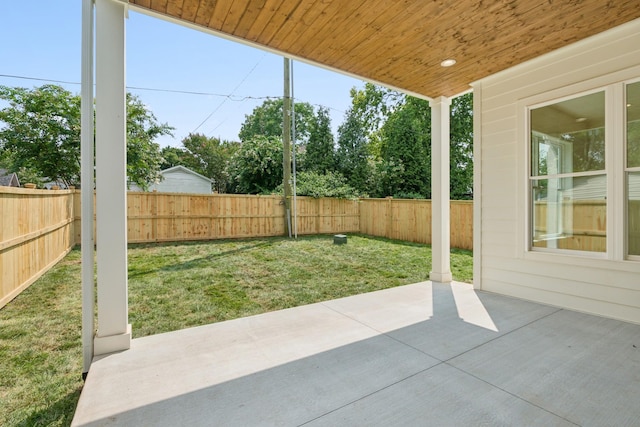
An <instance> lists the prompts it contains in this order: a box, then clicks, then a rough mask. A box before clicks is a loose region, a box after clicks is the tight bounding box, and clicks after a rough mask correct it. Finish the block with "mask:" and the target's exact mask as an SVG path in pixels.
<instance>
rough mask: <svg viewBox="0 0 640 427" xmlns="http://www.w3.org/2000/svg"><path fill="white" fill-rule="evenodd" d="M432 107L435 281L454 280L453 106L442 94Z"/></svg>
mask: <svg viewBox="0 0 640 427" xmlns="http://www.w3.org/2000/svg"><path fill="white" fill-rule="evenodd" d="M429 104H430V106H431V249H432V255H431V258H432V267H431V275H430V279H431V281H432V282H440V283H451V281H452V280H453V277H452V276H451V265H450V258H451V257H450V254H449V250H450V240H451V237H450V228H451V225H450V222H449V221H450V220H449V185H450V184H449V146H450V138H449V106H450V105H451V101H450V99H449V98H446V97H443V96H441V97H438V98H436V99H433V100H431V101H430V103H429Z"/></svg>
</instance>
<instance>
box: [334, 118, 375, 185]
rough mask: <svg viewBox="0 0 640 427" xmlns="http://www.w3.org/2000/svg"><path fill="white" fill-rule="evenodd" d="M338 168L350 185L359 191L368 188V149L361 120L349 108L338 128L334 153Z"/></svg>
mask: <svg viewBox="0 0 640 427" xmlns="http://www.w3.org/2000/svg"><path fill="white" fill-rule="evenodd" d="M336 159H337V163H338V170H339V172H340V173H342V175H343V176H344V177H345V178H346V179H347V182H348V184H349V185H350V186H352V187H354V188H355V189H357V190H358V191H359V192H361V193H366V192H367V189H368V187H369V186H368V179H369V174H370V172H371V170H370V167H369V151H368V144H367V138H366V135H365V130H364V127H363V126H362V122H361V121H360V120H359V119H358V117H357V116H356V115H355V113H354V110H353V108H350V109H349V110H348V111H347V113H346V115H345V121H344V123H343V124H342V125H340V127H339V128H338V149H337V153H336Z"/></svg>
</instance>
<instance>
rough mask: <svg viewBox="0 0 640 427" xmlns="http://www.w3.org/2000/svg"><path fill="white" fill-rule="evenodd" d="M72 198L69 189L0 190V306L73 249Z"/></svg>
mask: <svg viewBox="0 0 640 427" xmlns="http://www.w3.org/2000/svg"><path fill="white" fill-rule="evenodd" d="M76 196H77V197H78V198H79V193H76V192H74V191H73V190H55V191H47V190H30V189H20V188H9V187H0V208H1V212H2V214H1V215H0V225H1V228H0V283H1V286H0V307H3V306H4V305H5V304H6V303H8V302H9V301H10V300H11V299H13V298H14V297H15V296H17V295H18V294H19V293H20V292H21V291H22V290H24V289H26V288H27V287H28V286H29V285H30V284H32V283H33V282H35V281H36V279H37V278H38V277H40V276H41V275H42V274H44V273H45V272H46V271H47V270H48V269H49V268H50V267H52V266H53V265H55V264H56V263H57V262H58V261H59V260H60V259H62V257H64V255H66V254H67V253H68V252H69V250H70V249H71V248H72V247H73V245H74V244H75V242H76V233H75V231H74V228H75V227H74V225H75V224H76V223H77V222H78V221H77V220H78V219H77V218H76V215H75V207H76V206H79V204H78V203H77V201H76V200H75V198H76Z"/></svg>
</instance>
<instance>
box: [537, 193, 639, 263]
mask: <svg viewBox="0 0 640 427" xmlns="http://www.w3.org/2000/svg"><path fill="white" fill-rule="evenodd" d="M559 209H562V214H561V218H562V222H563V223H562V227H563V230H564V232H565V234H566V235H565V236H562V238H560V239H558V240H556V242H557V247H558V249H572V250H580V251H592V252H605V251H606V250H607V206H606V201H605V200H572V201H570V202H563V203H562V205H561V206H560V207H559ZM534 214H535V217H536V219H537V228H536V234H544V233H545V232H546V231H545V230H546V229H547V203H546V202H543V201H537V202H535V205H534ZM633 221H634V219H633V215H632V214H631V213H630V215H629V222H630V223H633ZM547 244H548V241H546V240H539V241H536V242H534V244H533V245H534V246H535V247H547ZM630 246H631V243H630ZM630 249H631V247H630Z"/></svg>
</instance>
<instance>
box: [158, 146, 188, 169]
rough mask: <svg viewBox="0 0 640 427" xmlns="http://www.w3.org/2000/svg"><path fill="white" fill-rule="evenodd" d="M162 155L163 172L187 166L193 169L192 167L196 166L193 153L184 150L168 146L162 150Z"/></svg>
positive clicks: (161, 165) (161, 167)
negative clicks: (175, 167)
mask: <svg viewBox="0 0 640 427" xmlns="http://www.w3.org/2000/svg"><path fill="white" fill-rule="evenodd" d="M160 155H161V156H162V162H161V163H160V169H161V170H165V169H169V168H172V167H174V166H186V167H188V168H190V169H193V168H192V166H191V165H192V164H195V159H193V156H192V155H191V153H189V152H187V150H185V149H183V148H179V147H170V146H167V147H164V148H162V150H160ZM194 170H195V169H194Z"/></svg>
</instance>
